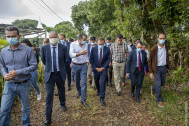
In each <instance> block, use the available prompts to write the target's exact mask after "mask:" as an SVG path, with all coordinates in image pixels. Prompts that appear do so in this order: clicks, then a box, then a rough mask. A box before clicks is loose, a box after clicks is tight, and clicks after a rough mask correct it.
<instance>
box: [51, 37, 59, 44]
mask: <svg viewBox="0 0 189 126" xmlns="http://www.w3.org/2000/svg"><path fill="white" fill-rule="evenodd" d="M49 42H50V44H52V45H56V44H57V43H58V38H49Z"/></svg>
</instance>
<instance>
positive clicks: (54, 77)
mask: <svg viewBox="0 0 189 126" xmlns="http://www.w3.org/2000/svg"><path fill="white" fill-rule="evenodd" d="M55 83H56V85H57V89H58V95H59V100H60V105H61V106H65V100H66V98H65V86H64V84H65V81H63V80H62V78H61V75H60V72H57V73H51V77H50V79H49V81H48V82H47V83H46V84H45V86H46V92H47V96H46V119H47V120H51V114H52V106H53V96H54V86H55Z"/></svg>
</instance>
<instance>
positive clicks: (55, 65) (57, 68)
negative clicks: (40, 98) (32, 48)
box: [41, 31, 67, 125]
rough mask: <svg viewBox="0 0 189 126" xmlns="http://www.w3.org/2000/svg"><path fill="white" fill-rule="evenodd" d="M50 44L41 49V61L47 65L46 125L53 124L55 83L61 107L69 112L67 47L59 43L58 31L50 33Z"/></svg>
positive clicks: (45, 76) (45, 73) (45, 72)
mask: <svg viewBox="0 0 189 126" xmlns="http://www.w3.org/2000/svg"><path fill="white" fill-rule="evenodd" d="M49 42H50V44H47V45H44V46H42V48H41V60H42V62H43V64H44V65H45V71H44V81H45V87H46V92H47V96H46V121H45V122H44V124H45V125H49V124H51V115H52V107H53V94H54V86H55V83H56V85H57V89H58V95H59V100H60V106H61V108H62V110H63V112H64V111H66V110H67V108H66V106H65V100H66V98H65V86H64V84H65V79H66V66H65V64H66V47H65V46H64V45H62V44H60V43H58V34H57V32H56V31H51V32H49Z"/></svg>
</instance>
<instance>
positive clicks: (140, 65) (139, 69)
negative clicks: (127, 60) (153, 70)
mask: <svg viewBox="0 0 189 126" xmlns="http://www.w3.org/2000/svg"><path fill="white" fill-rule="evenodd" d="M138 60H139V61H138V65H139V66H138V71H141V70H142V62H141V57H140V53H138Z"/></svg>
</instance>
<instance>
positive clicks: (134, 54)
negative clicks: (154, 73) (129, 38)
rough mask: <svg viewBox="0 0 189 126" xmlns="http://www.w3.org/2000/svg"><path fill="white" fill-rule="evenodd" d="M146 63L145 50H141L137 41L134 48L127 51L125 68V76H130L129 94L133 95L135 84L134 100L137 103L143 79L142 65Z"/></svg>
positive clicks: (140, 45)
mask: <svg viewBox="0 0 189 126" xmlns="http://www.w3.org/2000/svg"><path fill="white" fill-rule="evenodd" d="M147 64H148V63H147V56H146V52H144V51H143V50H142V43H141V42H138V44H137V46H136V49H135V50H133V51H131V52H130V53H129V56H128V59H127V68H126V73H127V74H126V77H128V76H130V78H131V96H132V97H134V90H135V86H136V100H137V102H138V103H140V99H139V97H140V89H141V88H140V87H141V85H142V83H143V79H144V66H147ZM136 84H137V85H136Z"/></svg>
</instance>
